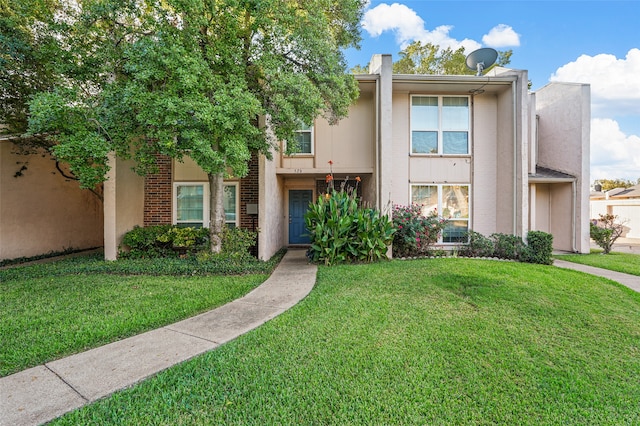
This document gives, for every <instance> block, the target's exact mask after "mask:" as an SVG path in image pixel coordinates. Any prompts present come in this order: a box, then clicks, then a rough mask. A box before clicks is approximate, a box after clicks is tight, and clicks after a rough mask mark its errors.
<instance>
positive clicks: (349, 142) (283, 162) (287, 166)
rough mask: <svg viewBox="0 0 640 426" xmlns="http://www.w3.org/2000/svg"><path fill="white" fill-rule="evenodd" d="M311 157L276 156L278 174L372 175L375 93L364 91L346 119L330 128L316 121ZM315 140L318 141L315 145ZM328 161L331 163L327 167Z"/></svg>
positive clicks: (321, 119) (322, 121) (298, 155)
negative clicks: (330, 172) (330, 173)
mask: <svg viewBox="0 0 640 426" xmlns="http://www.w3.org/2000/svg"><path fill="white" fill-rule="evenodd" d="M313 132H314V134H313V140H314V153H313V155H303V154H296V155H292V156H287V155H284V153H283V152H282V150H281V151H280V152H279V153H278V154H277V155H276V158H275V161H276V162H277V163H278V164H279V167H278V172H279V173H281V174H298V175H305V174H320V175H326V174H327V173H329V171H330V170H333V172H334V173H335V174H341V175H345V174H348V175H350V176H351V177H354V176H356V175H358V174H365V173H372V172H373V168H374V157H375V103H374V94H373V93H372V92H369V91H363V92H361V94H360V98H359V100H358V102H357V104H355V105H352V106H351V108H350V109H349V117H348V119H344V120H341V121H339V122H338V123H337V124H334V125H330V124H329V123H328V122H327V120H325V119H323V118H318V119H317V120H316V122H315V124H314V127H313ZM318 141H321V142H320V143H318ZM329 161H332V162H333V165H332V167H329Z"/></svg>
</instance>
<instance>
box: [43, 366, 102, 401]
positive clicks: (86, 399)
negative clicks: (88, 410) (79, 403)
mask: <svg viewBox="0 0 640 426" xmlns="http://www.w3.org/2000/svg"><path fill="white" fill-rule="evenodd" d="M43 366H44V368H46V369H47V370H49V371H51V372H52V373H53V374H54V375H55V376H56V377H57V378H58V379H60V381H61V382H62V383H64V384H65V385H67V386H69V389H71V390H72V391H74V392H75V393H76V394H77V395H78V396H79V397H80V398H82V399H84V400H85V401H86V402H87V403H89V402H91V400H90V399H89V398H87V397H85V396H84V395H83V394H81V393H80V391H79V390H78V389H76V388H75V387H74V386H73V385H72V384H71V383H69V382H68V381H66V380H65V379H64V377H62V376H61V375H60V374H58V373H57V372H56V371H54V370H53V369H52V368H51V367H49V364H48V363H46V364H44V365H43Z"/></svg>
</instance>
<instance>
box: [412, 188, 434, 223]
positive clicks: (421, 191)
mask: <svg viewBox="0 0 640 426" xmlns="http://www.w3.org/2000/svg"><path fill="white" fill-rule="evenodd" d="M411 203H412V204H418V205H419V206H421V210H422V214H423V215H424V216H428V215H429V213H431V212H437V211H438V187H437V186H436V185H415V186H412V187H411Z"/></svg>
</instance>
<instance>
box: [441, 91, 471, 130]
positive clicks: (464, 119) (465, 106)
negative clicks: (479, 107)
mask: <svg viewBox="0 0 640 426" xmlns="http://www.w3.org/2000/svg"><path fill="white" fill-rule="evenodd" d="M442 130H469V99H467V98H443V99H442Z"/></svg>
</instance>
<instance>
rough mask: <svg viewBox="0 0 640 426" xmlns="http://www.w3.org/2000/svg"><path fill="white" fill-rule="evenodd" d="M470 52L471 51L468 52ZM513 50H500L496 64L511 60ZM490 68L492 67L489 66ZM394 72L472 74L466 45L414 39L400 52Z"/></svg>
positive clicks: (501, 64)
mask: <svg viewBox="0 0 640 426" xmlns="http://www.w3.org/2000/svg"><path fill="white" fill-rule="evenodd" d="M468 53H470V52H468ZM511 54H512V51H511V50H508V51H504V52H498V59H497V61H496V65H499V66H503V65H507V64H508V63H509V62H511ZM489 69H490V68H489ZM393 72H394V73H397V74H432V75H443V74H444V75H472V74H475V73H476V71H475V70H470V69H469V68H468V67H467V64H466V55H465V51H464V47H460V48H459V49H457V50H453V49H452V48H450V47H447V48H446V49H442V48H440V46H438V45H435V44H432V43H425V44H422V42H420V41H414V42H413V43H411V44H409V45H408V46H407V47H406V48H405V49H404V50H402V51H401V52H400V59H398V61H396V62H395V63H394V64H393Z"/></svg>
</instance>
